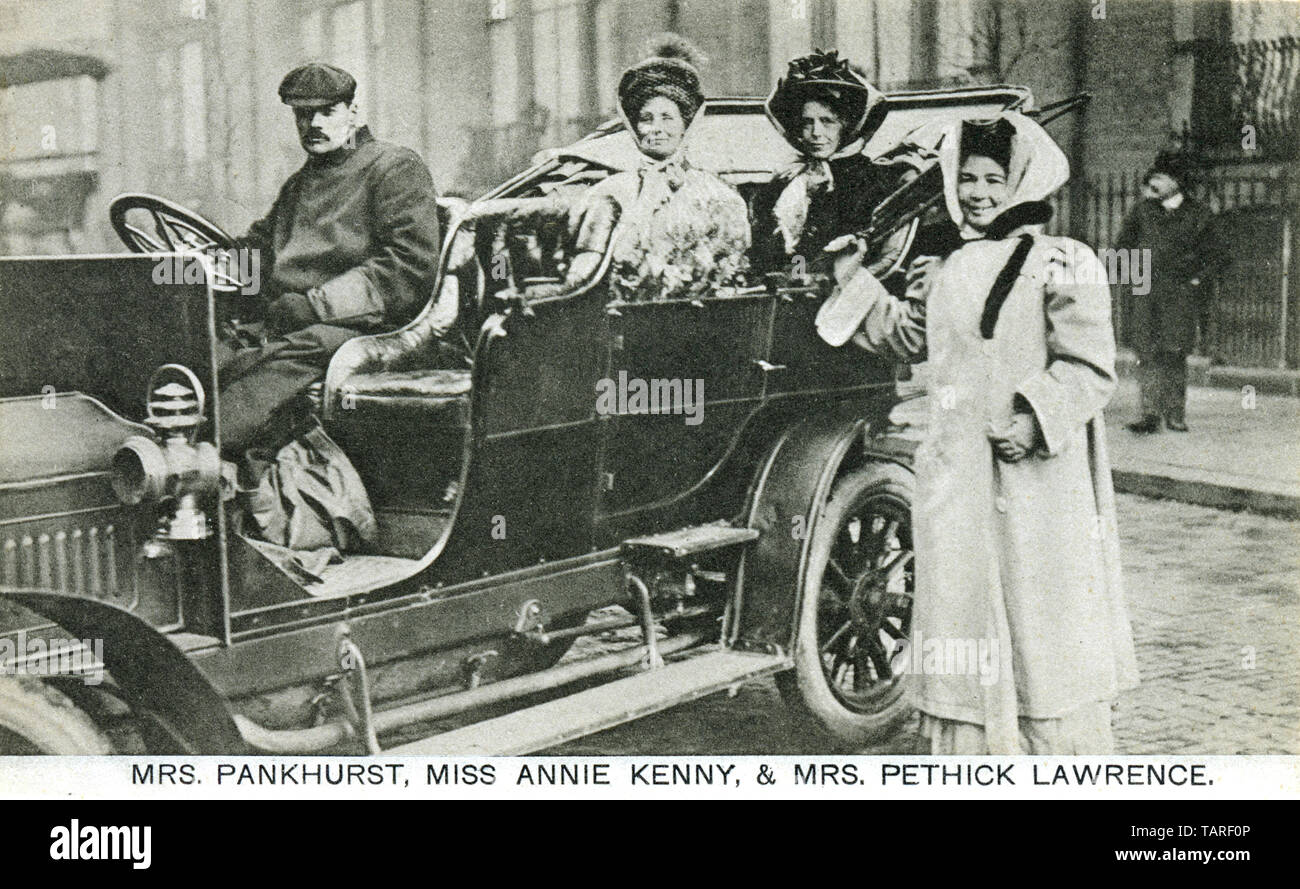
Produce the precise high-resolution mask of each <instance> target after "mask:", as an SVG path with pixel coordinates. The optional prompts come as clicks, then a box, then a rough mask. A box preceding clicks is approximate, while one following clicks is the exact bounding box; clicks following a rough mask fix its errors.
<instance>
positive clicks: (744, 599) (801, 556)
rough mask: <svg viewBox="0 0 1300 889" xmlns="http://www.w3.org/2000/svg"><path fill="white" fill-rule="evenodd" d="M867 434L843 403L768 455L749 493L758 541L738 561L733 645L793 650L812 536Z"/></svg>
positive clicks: (789, 432) (793, 431)
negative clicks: (833, 487) (739, 564)
mask: <svg viewBox="0 0 1300 889" xmlns="http://www.w3.org/2000/svg"><path fill="white" fill-rule="evenodd" d="M865 429H866V421H865V420H864V419H862V417H861V414H860V412H855V411H853V410H852V407H851V406H846V407H844V408H840V409H838V410H833V411H828V412H827V413H825V414H822V415H820V416H817V417H814V418H810V419H808V420H806V421H805V422H803V423H801V424H799V425H797V426H791V427H789V428H787V429H786V431H785V433H784V434H782V435H781V437H780V438H779V439H777V441H776V443H775V444H774V445H773V446H772V448H771V450H770V451H769V452H768V455H767V459H766V460H765V461H764V462H763V465H762V468H761V469H760V470H759V473H758V476H757V478H756V479H755V482H754V486H753V490H752V492H751V494H750V502H749V512H748V515H747V517H746V524H747V525H748V526H749V527H751V528H757V529H758V530H759V531H760V532H761V536H760V537H759V538H758V540H756V541H754V543H753V544H752V546H751V547H750V548H749V549H748V550H747V551H746V553H745V556H744V559H743V562H742V564H741V569H740V578H739V583H737V592H736V596H737V600H736V602H735V607H734V609H733V614H734V619H733V621H732V623H731V626H730V628H729V632H728V640H729V641H730V643H731V645H733V646H734V647H737V648H742V649H746V648H747V649H757V650H763V651H776V652H789V651H791V650H792V648H793V645H794V638H795V633H796V631H797V626H798V614H799V604H800V596H801V595H802V588H803V576H804V572H805V567H806V565H807V560H808V550H809V543H810V541H811V539H812V533H813V530H814V528H815V527H816V524H817V522H818V521H819V520H820V517H821V514H822V510H823V508H824V506H825V503H826V498H827V497H828V496H829V495H830V491H831V487H832V486H833V485H834V483H835V479H836V478H837V477H838V476H839V474H840V472H841V470H842V469H843V468H847V467H848V466H850V465H855V464H856V463H858V462H861V461H862V460H863V459H865V455H864V452H863V450H862V442H863V436H864V432H865ZM855 445H856V447H855Z"/></svg>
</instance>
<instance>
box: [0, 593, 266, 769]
mask: <svg viewBox="0 0 1300 889" xmlns="http://www.w3.org/2000/svg"><path fill="white" fill-rule="evenodd" d="M0 597H3V598H5V599H9V600H11V601H13V602H16V603H18V604H19V605H22V606H23V607H24V608H27V609H29V610H31V611H34V612H36V613H37V614H39V615H41V616H42V617H45V618H47V619H49V620H51V621H54V622H55V623H56V624H58V625H59V626H60V627H62V628H63V629H65V630H67V631H68V632H70V633H72V634H73V635H74V636H76V637H77V638H81V639H100V640H103V651H104V666H105V668H106V669H107V670H108V671H109V672H110V673H111V674H112V676H113V679H114V681H115V682H116V683H117V685H118V686H119V687H120V688H121V690H122V693H123V695H124V696H125V697H126V699H127V702H128V703H129V704H131V705H132V708H133V709H137V710H141V711H148V712H149V713H150V714H151V716H153V717H154V718H155V719H156V720H157V722H158V723H159V724H160V725H161V726H162V727H163V728H164V729H165V730H166V731H167V732H168V733H169V734H170V735H171V736H172V738H173V739H175V741H176V743H177V746H178V747H179V748H180V750H179V752H182V753H193V754H198V753H202V754H231V755H236V754H242V753H247V752H248V747H247V745H246V744H245V743H244V739H243V737H241V735H240V734H239V729H238V728H237V727H236V726H235V720H234V718H233V716H232V715H231V712H230V708H229V707H228V706H227V704H226V701H225V699H224V698H223V697H222V696H221V695H220V694H219V693H218V692H217V690H216V689H215V688H213V687H212V684H211V683H210V682H208V679H207V677H206V676H204V675H203V673H202V672H200V670H199V668H198V667H197V666H195V665H194V663H193V662H192V661H190V659H189V658H187V657H186V656H185V654H184V653H183V652H182V651H181V650H180V649H179V648H177V647H176V646H175V645H174V644H173V643H172V641H171V640H170V639H168V638H167V637H166V636H165V635H163V634H162V633H159V632H158V631H157V630H156V629H154V628H153V627H152V626H150V625H149V624H148V623H147V622H145V621H144V620H141V619H140V618H139V617H137V616H136V615H134V614H132V613H131V612H129V611H126V610H124V609H122V608H119V607H118V606H116V605H111V604H109V603H107V602H101V601H99V600H97V599H84V598H80V597H77V596H68V595H65V594H63V593H55V592H51V591H49V590H40V589H12V588H11V589H0Z"/></svg>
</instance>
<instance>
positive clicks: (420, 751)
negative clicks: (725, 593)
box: [384, 650, 791, 756]
mask: <svg viewBox="0 0 1300 889" xmlns="http://www.w3.org/2000/svg"><path fill="white" fill-rule="evenodd" d="M790 665H791V661H790V659H789V658H788V657H786V656H784V655H772V654H752V653H747V652H740V651H730V650H719V651H713V652H710V653H709V654H702V655H698V656H696V657H692V658H688V659H686V660H682V661H676V662H669V663H668V664H667V665H666V666H663V667H660V668H659V669H657V670H648V671H646V672H644V673H638V674H636V675H635V676H629V677H628V678H626V679H615V680H614V681H612V682H607V683H605V684H604V685H599V686H596V687H595V688H592V689H588V690H586V691H581V692H577V693H575V694H571V695H567V696H565V697H562V698H558V699H556V700H554V701H548V702H547V703H545V704H538V705H537V706H535V707H529V708H527V709H524V710H517V711H515V712H514V713H510V714H507V715H505V716H498V717H496V718H495V719H488V720H485V721H483V722H477V723H474V724H473V725H468V726H465V727H464V728H459V729H455V730H453V731H450V732H443V733H442V734H438V735H433V736H431V737H428V738H424V739H422V740H420V741H414V742H412V743H409V744H402V745H401V746H398V747H393V748H391V749H389V750H385V751H384V753H385V754H416V755H422V756H430V755H446V756H509V755H518V754H521V753H532V752H534V751H536V750H545V749H547V748H549V747H555V746H556V745H559V744H563V743H564V742H566V741H572V740H573V739H575V738H581V737H583V736H585V735H590V734H593V733H595V732H599V731H604V730H605V729H607V728H613V727H614V726H616V725H620V724H622V723H624V722H629V721H631V720H633V719H639V718H640V717H642V716H648V715H649V714H651V713H657V712H658V711H660V710H664V709H667V708H668V707H672V706H674V705H676V704H682V703H685V702H687V701H693V700H695V699H697V698H702V697H704V696H705V695H709V694H713V693H714V692H718V691H722V690H723V689H726V688H730V687H731V686H733V685H738V684H740V683H743V682H747V681H749V680H752V679H760V678H762V677H764V676H769V675H771V674H773V673H779V672H781V671H782V670H785V669H787V668H789V667H790Z"/></svg>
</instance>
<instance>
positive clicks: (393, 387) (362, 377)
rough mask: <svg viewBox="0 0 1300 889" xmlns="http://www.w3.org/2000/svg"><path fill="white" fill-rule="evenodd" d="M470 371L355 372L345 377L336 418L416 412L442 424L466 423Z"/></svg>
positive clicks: (467, 419) (467, 420) (467, 417)
mask: <svg viewBox="0 0 1300 889" xmlns="http://www.w3.org/2000/svg"><path fill="white" fill-rule="evenodd" d="M469 389H470V372H469V371H468V370H454V369H434V370H404V371H382V372H380V373H359V374H353V375H352V376H350V377H348V378H347V381H346V382H344V384H343V387H342V392H341V393H340V407H341V408H342V410H341V411H340V413H339V414H337V415H336V418H340V417H341V416H342V415H346V414H347V412H348V411H360V412H363V413H365V414H370V413H371V412H372V411H374V410H377V409H378V410H392V411H399V412H416V411H418V412H420V413H422V414H425V415H437V417H438V422H439V423H440V424H446V425H464V424H465V423H468V422H469Z"/></svg>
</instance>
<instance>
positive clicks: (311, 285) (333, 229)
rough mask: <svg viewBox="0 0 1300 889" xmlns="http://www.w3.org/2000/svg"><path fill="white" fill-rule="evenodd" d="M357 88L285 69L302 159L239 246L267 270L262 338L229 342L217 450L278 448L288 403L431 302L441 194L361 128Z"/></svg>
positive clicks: (346, 80)
mask: <svg viewBox="0 0 1300 889" xmlns="http://www.w3.org/2000/svg"><path fill="white" fill-rule="evenodd" d="M356 86H357V84H356V81H355V80H354V79H353V78H352V76H351V75H350V74H348V73H347V72H346V71H344V70H342V69H341V68H336V67H334V66H333V65H325V64H320V63H313V64H309V65H303V66H302V67H300V68H296V69H294V70H293V71H290V72H289V74H288V75H286V76H285V78H284V80H283V81H282V82H281V84H280V99H281V100H282V101H283V102H284V103H285V104H286V105H289V106H290V107H291V108H292V109H293V114H294V122H295V125H296V126H297V129H298V138H299V141H300V142H301V143H302V147H303V149H304V150H305V151H306V152H307V162H306V163H305V164H303V165H302V167H301V168H300V169H299V170H298V171H297V172H296V173H294V174H293V175H292V176H290V177H289V179H288V181H286V182H285V184H284V186H283V187H282V188H281V189H280V194H279V196H278V197H277V198H276V200H275V203H274V204H273V205H272V207H271V211H270V213H268V214H267V216H266V217H265V218H264V219H261V220H259V221H258V222H256V223H254V224H253V226H252V227H251V228H250V229H249V231H248V234H247V235H245V236H244V237H243V238H240V239H238V245H239V246H240V247H241V248H247V249H256V250H259V251H261V255H262V257H263V261H262V267H263V268H268V267H269V268H270V274H269V276H268V278H267V280H266V281H265V282H264V286H263V288H262V292H261V295H260V300H261V306H262V310H263V323H262V325H261V329H258V325H250V326H249V328H248V329H251V330H252V333H253V335H254V337H256V338H257V339H259V340H260V341H259V342H256V343H253V344H247V343H245V344H243V347H242V348H240V347H239V345H231V344H223V345H224V347H225V354H224V355H223V359H224V360H222V362H221V366H220V368H219V369H218V378H219V380H220V392H221V406H220V421H221V438H222V450H223V451H225V452H226V453H227V454H228V455H230V456H234V457H237V456H238V455H240V454H241V453H242V452H243V451H244V450H245V449H246V448H248V447H249V446H250V445H252V444H254V443H260V444H263V445H265V446H266V447H276V446H278V445H279V444H282V443H283V441H284V440H285V439H286V438H287V437H288V435H289V434H290V433H291V432H292V429H291V427H290V425H289V424H288V422H287V421H286V422H280V421H281V419H282V418H283V417H284V414H285V408H286V407H287V406H288V405H290V404H291V403H292V402H293V401H294V400H295V399H296V398H297V397H298V396H299V395H301V394H302V392H303V391H304V390H305V389H307V388H308V387H309V386H310V385H311V384H312V383H313V382H314V381H315V380H317V379H319V378H320V377H321V376H322V375H323V374H324V372H325V369H326V367H327V366H328V364H329V360H330V357H331V356H332V355H333V354H334V353H335V352H336V351H338V349H339V347H340V346H342V345H343V343H345V342H346V341H347V340H349V339H351V338H352V337H355V336H357V335H359V334H363V333H370V332H375V331H380V330H391V329H393V328H395V327H398V326H400V325H402V324H403V323H405V322H406V321H408V320H410V319H411V318H412V317H414V316H415V314H416V313H417V312H419V310H420V309H421V308H423V306H424V304H425V303H426V302H427V301H428V299H429V296H430V293H431V291H432V287H433V279H434V275H435V274H436V272H437V263H438V250H439V246H440V240H439V232H438V215H437V191H436V190H435V189H434V186H433V179H432V177H430V175H429V170H428V168H427V167H426V166H425V165H424V161H423V160H421V159H420V156H419V155H418V154H416V153H415V152H414V151H411V150H410V149H407V148H402V147H400V146H397V145H393V144H390V143H388V142H381V141H379V140H378V139H375V138H374V137H373V136H372V135H371V134H370V130H369V128H367V127H365V126H358V109H357V105H356V102H355V95H356Z"/></svg>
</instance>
